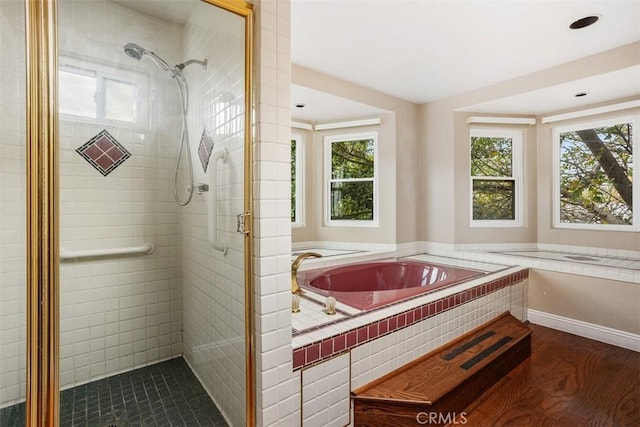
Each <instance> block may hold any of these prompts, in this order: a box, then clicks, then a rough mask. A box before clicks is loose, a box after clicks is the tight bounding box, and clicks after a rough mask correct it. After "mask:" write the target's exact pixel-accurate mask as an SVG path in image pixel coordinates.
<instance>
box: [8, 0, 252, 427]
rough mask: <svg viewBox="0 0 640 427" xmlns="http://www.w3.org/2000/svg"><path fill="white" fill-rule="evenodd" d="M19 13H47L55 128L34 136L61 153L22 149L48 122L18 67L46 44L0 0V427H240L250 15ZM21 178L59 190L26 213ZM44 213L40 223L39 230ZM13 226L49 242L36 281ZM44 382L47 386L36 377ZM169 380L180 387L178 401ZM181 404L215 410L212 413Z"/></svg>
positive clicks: (155, 9)
mask: <svg viewBox="0 0 640 427" xmlns="http://www.w3.org/2000/svg"><path fill="white" fill-rule="evenodd" d="M26 3H27V4H31V5H32V4H35V3H37V4H41V5H43V6H42V7H43V10H44V11H45V14H46V13H51V11H49V12H47V8H48V7H53V8H54V9H55V10H56V11H57V24H51V25H52V26H53V27H54V29H57V43H53V44H54V49H48V50H47V49H46V48H43V51H44V56H45V57H47V60H48V61H51V63H52V64H56V65H57V67H55V70H54V71H55V72H53V73H49V76H48V77H44V80H47V79H48V80H50V81H49V83H50V84H53V83H54V82H56V81H57V98H55V101H56V104H55V108H52V109H51V113H52V114H51V117H49V119H50V123H51V125H50V127H49V128H48V129H52V130H53V132H51V135H50V140H49V141H40V142H39V143H40V144H42V145H43V146H48V147H56V145H55V144H53V142H55V143H57V150H56V151H55V152H52V153H49V154H47V152H46V150H45V151H41V152H39V153H38V154H37V155H39V156H43V157H44V162H40V163H34V162H33V161H32V160H33V158H34V157H33V156H34V154H30V153H33V151H34V150H33V148H30V149H27V143H25V140H30V139H29V134H30V133H33V132H34V127H35V128H37V127H38V126H37V124H38V123H34V121H37V122H40V121H42V122H43V123H45V125H46V123H47V120H48V119H47V117H43V116H46V115H47V114H43V113H42V111H46V108H47V105H46V102H45V105H44V106H43V108H44V110H41V111H40V113H39V115H38V114H35V115H34V113H33V112H32V111H30V110H29V109H28V108H26V107H25V105H26V102H25V99H26V97H27V95H26V92H27V89H29V88H30V90H32V91H33V87H32V86H33V81H34V77H33V76H30V77H29V78H27V79H25V74H26V73H27V72H29V73H33V70H31V69H30V68H29V67H28V66H25V64H27V65H28V64H29V61H28V60H27V59H28V58H29V55H33V49H34V47H33V46H34V45H35V46H36V47H35V48H36V49H37V48H42V46H41V45H42V44H43V43H44V44H46V41H47V40H48V41H49V42H51V41H52V40H51V38H53V37H54V36H52V35H47V34H45V36H44V38H43V39H44V40H45V41H44V42H43V41H42V40H43V39H38V38H37V37H34V36H33V34H35V33H34V32H33V30H29V28H28V25H27V29H25V22H24V16H25V14H26V15H27V18H29V17H30V16H34V14H35V15H37V13H38V12H37V11H36V12H34V11H31V10H29V8H27V10H26V11H25V2H24V1H23V0H2V1H1V2H0V22H1V26H0V42H1V43H2V45H1V46H2V49H1V50H0V60H2V63H3V72H2V75H1V77H0V96H2V100H3V103H2V105H1V106H0V119H1V122H0V134H1V136H2V138H1V139H0V239H1V240H0V249H1V251H0V278H1V281H0V308H1V312H0V425H3V426H4V425H5V424H8V425H14V424H10V423H15V425H21V424H24V423H25V422H26V420H27V419H33V418H30V417H36V416H37V417H39V418H38V419H44V418H46V417H51V416H52V415H51V413H52V412H56V411H57V409H55V410H54V409H52V406H51V405H54V406H56V408H57V407H58V406H59V408H60V411H59V412H60V415H59V416H60V420H61V425H76V424H82V425H84V424H83V423H85V424H86V423H88V424H89V425H91V424H92V423H93V422H98V423H100V425H102V424H104V425H107V424H112V425H119V423H121V424H123V425H124V424H127V423H129V424H131V425H137V424H140V423H142V424H144V423H145V422H146V423H151V424H153V423H156V424H157V423H160V424H162V421H163V417H166V419H164V420H165V421H167V422H169V421H173V422H178V423H179V422H183V423H185V424H186V425H189V421H192V420H195V421H194V422H201V423H203V422H204V421H203V420H207V419H208V420H210V421H211V420H213V421H215V422H216V423H218V422H219V423H225V422H226V423H228V424H230V425H245V424H251V423H252V418H253V406H254V405H253V378H252V375H253V369H252V365H251V363H252V356H251V354H252V348H251V339H250V333H251V326H250V325H251V312H252V308H251V295H252V291H251V245H250V239H251V235H250V230H249V229H248V228H249V227H248V226H247V227H246V229H243V228H242V227H241V226H240V227H239V226H238V224H240V223H244V224H247V225H248V224H250V221H249V218H250V202H251V200H250V195H251V188H250V184H251V176H250V169H251V168H250V167H249V165H251V159H250V154H251V150H250V142H251V141H250V132H249V129H250V126H249V125H250V116H251V114H250V108H251V104H250V101H251V95H250V88H251V84H250V79H251V73H250V69H251V55H250V46H251V24H252V15H251V8H250V6H249V5H248V4H242V3H239V2H236V1H229V2H227V1H224V0H206V1H198V0H183V1H179V2H176V1H175V0H172V1H162V0H161V1H154V2H144V1H125V0H119V1H116V0H112V1H110V0H93V1H83V0H59V1H57V2H55V1H46V0H43V1H38V2H26ZM31 5H30V6H29V7H33V8H34V9H37V7H38V6H31ZM55 15H56V14H55V13H53V16H54V17H55ZM34 19H35V18H34ZM55 21H56V20H54V19H52V20H51V22H55ZM27 23H29V19H27ZM25 33H27V34H29V37H28V38H27V40H29V38H31V41H30V42H28V43H27V45H26V48H25ZM50 34H53V35H55V34H56V31H53V32H51V33H50ZM25 49H26V51H27V55H28V56H27V58H25V55H24V52H25ZM40 54H42V52H40ZM35 57H37V56H35ZM45 62H46V61H45ZM34 66H35V67H37V64H35V65H33V64H32V67H34ZM42 75H45V76H46V72H43V73H42ZM35 79H36V80H37V79H38V77H36V78H35ZM42 79H43V78H42V77H40V81H42ZM25 81H26V82H27V83H25ZM30 85H31V86H30ZM44 86H45V87H44V88H42V87H40V89H42V90H43V91H45V90H46V85H44ZM35 87H36V90H40V89H38V87H39V86H38V85H35ZM49 107H50V106H49ZM29 108H32V106H30V107H29ZM54 111H57V115H54V114H53V112H54ZM29 117H35V119H34V118H31V119H30V120H31V121H29V120H27V118H29ZM33 144H36V142H33ZM36 151H37V150H36ZM43 153H44V154H43ZM43 164H44V165H49V166H48V167H46V166H42V165H43ZM34 173H39V174H40V175H38V176H42V180H45V181H47V180H48V182H50V183H55V184H57V185H55V186H53V187H54V188H49V189H47V186H46V185H45V186H44V189H43V188H40V190H41V191H44V193H43V194H42V200H36V198H33V197H30V199H29V201H30V204H29V205H28V204H27V203H26V201H25V197H24V194H25V193H28V194H31V193H32V187H31V186H32V185H36V184H35V183H33V182H30V181H29V179H27V177H30V176H31V177H32V178H31V179H32V180H33V176H34V175H33V174H34ZM47 203H48V205H47ZM43 204H44V205H47V206H48V207H49V209H51V210H50V211H48V212H51V216H53V217H54V218H53V220H51V221H49V222H48V223H46V224H44V225H42V224H40V223H42V221H40V223H38V224H40V225H39V226H38V227H40V228H39V229H38V230H35V229H33V226H31V225H30V224H31V223H30V222H29V221H30V218H37V217H38V215H39V213H38V212H41V209H40V211H38V206H41V205H43ZM56 204H58V205H59V214H58V213H57V211H56V209H55V205H56ZM34 210H35V211H38V212H34ZM45 222H46V221H45ZM30 227H31V228H30ZM47 227H49V228H50V229H47ZM27 229H30V230H32V233H33V234H30V235H29V236H33V235H43V236H44V238H45V239H50V240H48V242H49V243H50V244H51V246H52V248H53V249H51V251H50V252H51V253H50V254H45V255H43V256H44V258H45V261H46V259H55V260H56V264H55V266H50V267H49V268H50V272H49V273H50V274H49V275H48V276H47V272H46V271H45V272H44V275H45V276H47V277H45V278H44V279H43V278H42V277H40V276H38V275H37V274H34V273H31V271H32V269H33V268H36V269H38V268H39V267H38V266H43V265H46V264H47V262H43V260H42V259H41V258H38V257H37V256H36V257H35V261H34V259H33V258H34V255H32V251H31V250H28V249H29V248H31V246H32V245H33V242H34V241H35V240H34V237H30V238H29V239H27V238H26V237H25V236H26V235H27V233H26V231H27ZM55 240H57V242H55V243H59V248H58V247H55V248H54V246H56V245H54V244H53V242H54V241H55ZM25 253H27V254H29V255H28V257H27V259H25V255H24V254H25ZM41 255H42V254H41ZM56 255H59V256H56ZM47 257H52V258H47ZM58 259H59V264H57V261H58ZM50 264H53V262H51V263H50ZM25 265H26V267H25ZM40 270H42V268H40ZM45 270H46V269H45ZM34 275H35V276H36V277H34ZM43 283H44V285H43ZM27 285H29V286H31V287H29V286H27ZM27 289H31V290H30V291H29V292H31V294H29V293H28V292H27ZM36 290H37V292H40V294H38V295H40V296H38V295H36V293H37V292H36ZM42 295H44V296H45V297H44V298H43V296H42ZM34 300H35V301H42V300H44V301H45V307H47V310H49V311H48V313H50V314H49V315H48V316H49V317H48V318H47V319H42V317H43V316H44V315H43V314H42V312H41V313H40V315H41V318H37V315H33V313H32V312H31V310H30V309H25V307H28V306H29V304H33V301H34ZM58 301H59V302H58ZM47 310H45V311H44V312H46V311H47ZM25 311H26V313H25ZM58 312H59V316H58ZM45 314H46V313H45ZM25 317H26V318H27V319H29V322H30V323H29V325H31V326H28V325H27V324H25V320H24V319H25ZM44 317H46V316H44ZM38 322H44V324H45V326H46V327H45V328H43V327H42V323H38ZM47 322H49V323H47ZM56 329H58V330H59V335H58V336H59V341H57V340H56V338H57V336H56V333H55V332H56ZM43 330H45V331H48V335H47V336H46V337H44V338H42V337H39V338H38V335H39V334H43ZM28 331H30V332H28ZM34 335H35V336H36V338H35V339H34V338H32V336H34ZM45 335H46V333H45ZM37 339H40V341H37ZM34 342H39V343H41V344H39V345H36V347H39V348H41V349H42V348H45V345H47V346H49V347H48V348H50V351H49V353H48V354H46V353H47V352H46V351H45V352H38V351H37V350H35V349H33V348H32V347H34V345H33V344H32V343H34ZM42 343H45V344H42ZM58 344H59V347H58ZM56 353H57V354H56ZM34 359H38V361H35V360H34ZM43 360H44V361H43ZM56 363H58V364H59V367H56V366H55V364H56ZM159 363H162V364H161V365H158V364H159ZM43 364H44V365H45V367H44V368H43V369H45V371H44V373H42V374H40V375H41V376H40V377H39V378H40V380H39V382H37V384H36V382H34V381H33V376H34V374H35V373H36V372H37V371H38V369H40V368H41V367H42V365H43ZM46 369H49V371H46ZM56 371H57V372H59V376H58V377H57V379H58V382H59V384H55V381H54V380H51V376H50V374H48V373H47V372H56ZM58 385H59V387H60V389H62V390H63V391H62V393H61V395H60V396H61V397H60V403H59V405H58V402H57V399H58V396H57V393H55V392H53V391H52V390H51V387H52V386H58ZM138 385H139V388H140V389H139V390H138ZM181 385H187V386H188V387H187V388H188V390H186V391H180V393H177V392H176V389H177V388H178V387H179V386H181ZM34 387H40V389H39V391H36V392H34V390H33V389H34ZM163 387H164V388H163ZM151 388H153V389H154V390H155V392H157V393H159V394H158V395H153V396H152V395H151V394H150V390H151ZM163 389H164V390H166V393H164V394H163V393H162V391H161V390H163ZM200 389H202V390H203V394H202V395H198V394H196V392H199V391H198V390H200ZM43 390H44V391H43ZM141 390H142V391H141ZM155 392H154V393H155ZM91 393H94V394H95V396H97V398H98V401H99V402H98V404H96V405H98V406H97V408H96V406H95V405H93V404H92V403H91V400H90V396H89V395H91ZM141 393H142V394H141ZM43 395H44V396H45V397H43ZM29 396H31V399H29ZM100 396H102V397H100ZM105 396H109V398H108V399H107V402H106V404H105V402H104V401H105ZM114 396H118V397H117V399H116V397H114ZM196 396H199V397H197V398H196ZM202 396H204V397H202ZM25 397H27V405H26V407H25V405H24V403H23V402H24V400H25ZM37 399H43V400H45V401H44V402H37V403H34V401H35V400H37ZM145 399H146V400H145ZM172 399H173V400H172ZM134 400H135V401H136V402H138V403H140V402H142V403H143V404H142V407H141V406H140V405H137V404H136V405H137V406H132V402H131V401H134ZM147 400H148V402H147ZM195 400H198V401H200V400H202V403H203V405H204V406H202V408H204V407H206V405H208V404H209V403H211V402H212V404H215V406H216V407H217V409H218V410H219V414H221V415H220V417H219V418H220V419H214V418H215V417H214V416H213V415H210V413H208V412H206V411H207V410H208V409H202V408H201V407H194V406H193V402H194V401H195ZM204 400H206V402H204ZM29 402H31V405H30V404H29ZM158 402H160V404H159V403H158ZM154 403H155V404H156V405H155V406H154ZM43 408H44V409H43ZM47 408H48V409H47ZM185 408H186V411H182V410H184V409H185ZM174 409H175V410H174ZM25 411H26V413H27V414H26V416H25ZM181 411H182V412H181ZM211 413H213V412H211ZM185 414H186V415H185ZM53 416H57V415H55V414H54V415H53ZM21 417H22V418H21ZM190 417H191V418H190ZM199 417H200V418H199ZM203 417H204V418H203ZM206 417H210V418H206ZM211 417H214V418H211ZM213 421H212V422H213ZM34 425H35V424H34ZM127 425H128V424H127Z"/></svg>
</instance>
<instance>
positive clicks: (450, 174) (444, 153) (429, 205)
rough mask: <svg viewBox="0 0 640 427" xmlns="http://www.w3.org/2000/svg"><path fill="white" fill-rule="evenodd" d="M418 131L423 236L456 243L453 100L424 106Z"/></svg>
mask: <svg viewBox="0 0 640 427" xmlns="http://www.w3.org/2000/svg"><path fill="white" fill-rule="evenodd" d="M418 135H419V136H420V151H419V153H420V154H419V162H420V164H419V167H418V170H419V173H418V184H419V187H418V194H419V203H420V204H419V207H418V212H419V214H418V217H419V221H420V229H419V232H420V233H419V240H426V241H429V242H439V243H454V241H455V229H454V217H455V204H454V194H455V176H454V168H453V159H454V149H455V147H454V143H453V141H454V137H453V106H452V104H451V102H450V101H447V100H444V101H439V102H432V103H429V104H424V105H421V106H420V113H419V119H418Z"/></svg>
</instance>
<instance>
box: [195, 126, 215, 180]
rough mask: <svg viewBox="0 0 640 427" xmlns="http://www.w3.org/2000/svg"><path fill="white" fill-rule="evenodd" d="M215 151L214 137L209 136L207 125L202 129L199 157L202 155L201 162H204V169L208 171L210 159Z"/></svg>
mask: <svg viewBox="0 0 640 427" xmlns="http://www.w3.org/2000/svg"><path fill="white" fill-rule="evenodd" d="M212 151H213V138H211V136H209V132H207V126H205V127H204V128H203V129H202V136H201V137H200V145H199V146H198V157H200V163H202V169H203V170H204V171H205V172H206V171H207V167H209V159H210V158H211V152H212Z"/></svg>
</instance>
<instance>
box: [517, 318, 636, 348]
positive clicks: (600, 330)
mask: <svg viewBox="0 0 640 427" xmlns="http://www.w3.org/2000/svg"><path fill="white" fill-rule="evenodd" d="M528 315H529V317H528V318H529V321H530V322H531V323H534V324H536V325H541V326H546V327H548V328H552V329H557V330H559V331H563V332H568V333H570V334H574V335H578V336H581V337H585V338H590V339H592V340H596V341H600V342H604V343H607V344H611V345H615V346H618V347H622V348H626V349H629V350H633V351H638V352H640V335H637V334H632V333H631V332H625V331H620V330H618V329H613V328H608V327H606V326H600V325H595V324H593V323H588V322H583V321H581V320H575V319H570V318H568V317H563V316H558V315H556V314H551V313H545V312H544V311H538V310H532V309H529V310H528Z"/></svg>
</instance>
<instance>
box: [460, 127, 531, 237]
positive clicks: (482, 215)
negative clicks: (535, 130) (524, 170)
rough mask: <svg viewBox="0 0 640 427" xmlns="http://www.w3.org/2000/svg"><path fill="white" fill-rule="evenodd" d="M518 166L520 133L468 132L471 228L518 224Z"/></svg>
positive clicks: (520, 189)
mask: <svg viewBox="0 0 640 427" xmlns="http://www.w3.org/2000/svg"><path fill="white" fill-rule="evenodd" d="M521 164H522V133H521V132H519V131H512V130H506V129H505V130H503V129H472V130H471V162H470V165H471V172H470V173H471V199H472V200H471V226H472V227H517V226H521V225H522V223H523V220H522V210H523V209H522V200H523V197H522V179H521V177H520V175H521Z"/></svg>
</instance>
